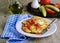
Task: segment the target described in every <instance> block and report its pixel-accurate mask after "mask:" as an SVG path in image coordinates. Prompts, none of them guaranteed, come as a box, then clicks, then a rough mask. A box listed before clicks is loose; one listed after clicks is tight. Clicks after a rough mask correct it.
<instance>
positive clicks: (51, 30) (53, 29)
mask: <svg viewBox="0 0 60 43" xmlns="http://www.w3.org/2000/svg"><path fill="white" fill-rule="evenodd" d="M27 19H28V18H27ZM24 20H26V19H24ZM24 20H22V21H18V22H17V23H16V30H17V31H18V32H19V33H21V34H23V35H25V36H28V37H33V38H41V37H47V36H50V35H52V34H53V33H55V31H56V30H57V26H56V24H55V23H52V24H51V26H50V29H49V31H47V32H46V33H44V34H39V35H37V34H30V33H26V32H24V31H23V30H22V29H21V27H22V23H21V22H23V21H24ZM46 20H47V21H48V22H51V20H49V19H46Z"/></svg>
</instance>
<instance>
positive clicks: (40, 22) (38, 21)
mask: <svg viewBox="0 0 60 43" xmlns="http://www.w3.org/2000/svg"><path fill="white" fill-rule="evenodd" d="M36 22H37V23H39V24H41V25H43V24H44V22H42V21H40V20H37V21H36Z"/></svg>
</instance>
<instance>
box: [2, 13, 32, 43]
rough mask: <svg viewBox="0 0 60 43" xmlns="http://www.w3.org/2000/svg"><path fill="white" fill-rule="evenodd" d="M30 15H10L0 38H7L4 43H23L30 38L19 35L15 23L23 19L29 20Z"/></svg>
mask: <svg viewBox="0 0 60 43" xmlns="http://www.w3.org/2000/svg"><path fill="white" fill-rule="evenodd" d="M31 17H32V15H30V14H24V15H19V14H13V15H10V16H9V18H8V20H7V22H6V25H5V28H4V31H3V33H2V35H1V38H8V40H7V41H6V43H24V42H26V41H27V40H29V39H31V38H30V37H27V36H25V35H22V34H20V33H19V32H18V31H17V30H16V27H15V26H16V22H17V21H21V20H23V19H26V18H31Z"/></svg>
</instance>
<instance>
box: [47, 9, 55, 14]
mask: <svg viewBox="0 0 60 43" xmlns="http://www.w3.org/2000/svg"><path fill="white" fill-rule="evenodd" d="M46 11H47V12H48V13H49V14H54V13H55V11H53V10H51V9H49V8H46Z"/></svg>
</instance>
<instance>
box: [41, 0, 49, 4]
mask: <svg viewBox="0 0 60 43" xmlns="http://www.w3.org/2000/svg"><path fill="white" fill-rule="evenodd" d="M40 2H41V4H50V0H40Z"/></svg>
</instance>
